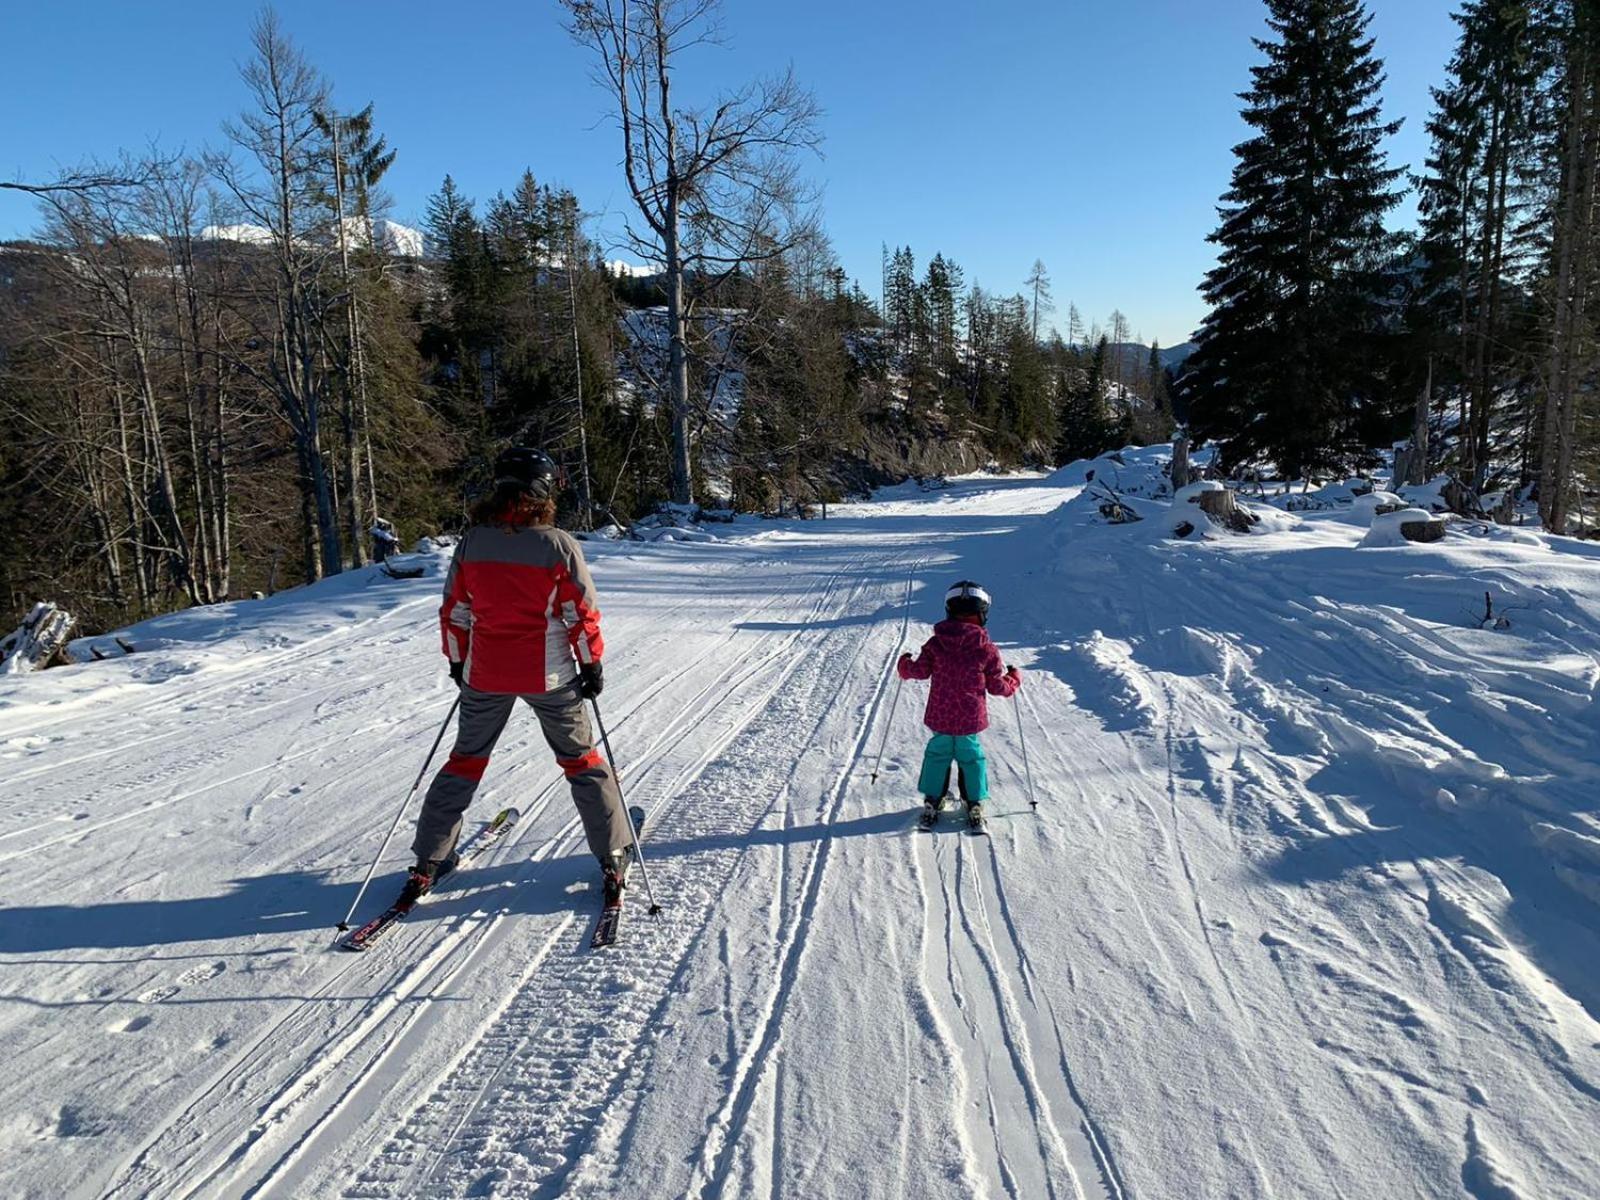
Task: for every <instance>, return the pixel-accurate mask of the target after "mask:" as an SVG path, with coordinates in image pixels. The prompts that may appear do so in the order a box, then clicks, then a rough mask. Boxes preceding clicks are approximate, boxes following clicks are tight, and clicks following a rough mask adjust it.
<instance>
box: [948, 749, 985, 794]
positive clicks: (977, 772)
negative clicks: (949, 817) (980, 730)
mask: <svg viewBox="0 0 1600 1200" xmlns="http://www.w3.org/2000/svg"><path fill="white" fill-rule="evenodd" d="M954 741H955V747H954V754H955V760H956V762H957V763H958V764H959V766H960V770H961V798H962V799H963V800H965V801H966V802H967V804H968V805H969V806H971V805H973V804H982V803H984V801H986V800H988V799H989V760H988V756H987V755H985V754H984V752H983V743H982V742H980V741H979V740H978V735H977V734H969V735H967V736H966V737H962V738H955V739H954Z"/></svg>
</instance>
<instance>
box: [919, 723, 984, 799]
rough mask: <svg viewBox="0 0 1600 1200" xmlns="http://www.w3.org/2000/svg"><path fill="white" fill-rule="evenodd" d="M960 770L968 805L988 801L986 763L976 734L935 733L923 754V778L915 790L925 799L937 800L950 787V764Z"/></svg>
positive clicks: (981, 744)
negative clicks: (927, 797)
mask: <svg viewBox="0 0 1600 1200" xmlns="http://www.w3.org/2000/svg"><path fill="white" fill-rule="evenodd" d="M952 761H953V762H954V763H955V764H956V765H957V766H958V767H959V768H960V769H961V781H962V783H964V784H965V785H966V786H965V787H964V788H963V789H962V791H963V793H964V794H965V796H966V800H967V803H969V804H981V803H983V802H984V801H985V800H987V799H988V798H989V760H988V759H987V758H986V757H985V756H984V753H983V743H982V742H980V741H978V735H977V734H975V733H963V734H959V735H955V734H948V733H936V734H934V735H933V737H931V738H930V739H928V748H927V749H926V750H924V751H923V752H922V776H921V778H919V779H918V780H917V788H918V790H919V791H921V793H922V794H923V795H924V796H931V797H933V798H934V799H936V800H937V799H939V798H940V797H941V796H943V795H944V794H945V790H946V789H947V788H948V787H949V785H950V764H951V762H952Z"/></svg>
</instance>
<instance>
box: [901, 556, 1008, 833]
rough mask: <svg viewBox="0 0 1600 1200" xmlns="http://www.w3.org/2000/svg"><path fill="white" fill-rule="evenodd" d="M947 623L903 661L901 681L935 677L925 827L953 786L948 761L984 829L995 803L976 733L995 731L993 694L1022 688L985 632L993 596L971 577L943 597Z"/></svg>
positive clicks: (974, 820) (972, 820)
mask: <svg viewBox="0 0 1600 1200" xmlns="http://www.w3.org/2000/svg"><path fill="white" fill-rule="evenodd" d="M944 611H945V619H944V620H943V621H940V622H939V623H938V624H937V625H935V626H934V627H933V636H932V637H931V638H929V639H928V640H927V642H926V643H924V645H923V647H922V652H921V653H920V654H918V655H917V656H916V657H915V658H912V657H911V655H910V654H909V653H907V654H902V655H901V656H900V664H899V670H900V678H901V679H929V678H931V679H932V680H933V686H932V688H931V689H930V690H929V693H928V710H927V713H926V715H925V716H924V717H923V723H924V724H925V725H927V727H928V728H929V729H931V730H933V737H932V738H931V739H930V740H929V742H928V748H927V750H926V751H925V752H924V754H923V757H922V776H921V779H920V780H919V781H918V787H919V789H920V791H921V792H922V799H923V804H922V824H923V827H924V828H931V827H932V826H933V824H934V823H935V822H936V821H938V819H939V809H940V807H941V806H942V805H943V804H944V797H945V793H946V791H947V790H948V788H949V784H950V763H951V760H954V761H955V763H956V766H957V769H958V770H959V771H960V780H961V798H962V799H963V800H965V801H966V802H967V824H968V825H969V826H970V827H971V828H972V829H973V830H975V831H978V830H982V829H983V802H984V801H985V800H987V799H988V798H989V770H988V763H987V760H986V759H985V757H984V753H983V746H982V744H981V743H980V742H979V741H978V734H980V733H982V732H983V731H984V730H985V729H987V728H988V727H989V704H988V697H989V696H1010V695H1014V694H1015V693H1016V690H1017V689H1018V688H1019V687H1021V686H1022V676H1021V674H1020V673H1019V672H1018V671H1017V668H1015V667H1003V666H1002V665H1001V662H1000V651H999V650H998V649H997V648H996V647H995V644H994V643H993V642H991V641H990V640H989V634H988V632H987V631H986V630H985V628H984V626H986V625H987V624H988V622H989V593H988V592H986V591H984V590H983V588H981V587H979V586H978V585H977V584H976V583H974V582H972V580H970V579H963V580H962V581H961V582H960V583H957V584H956V585H955V586H954V587H952V588H951V589H950V590H949V591H948V592H946V593H945V597H944Z"/></svg>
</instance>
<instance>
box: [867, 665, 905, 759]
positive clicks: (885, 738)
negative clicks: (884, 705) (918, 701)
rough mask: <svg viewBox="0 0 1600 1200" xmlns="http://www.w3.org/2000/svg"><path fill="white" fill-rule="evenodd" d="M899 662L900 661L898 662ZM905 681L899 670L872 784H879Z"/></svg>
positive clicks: (879, 744)
mask: <svg viewBox="0 0 1600 1200" xmlns="http://www.w3.org/2000/svg"><path fill="white" fill-rule="evenodd" d="M897 661H898V660H897ZM904 683H905V680H904V679H901V678H900V673H899V671H898V670H896V672H895V680H894V699H893V700H891V701H890V702H889V719H888V721H887V722H885V723H884V726H883V736H882V737H881V738H879V739H878V761H877V762H875V763H873V765H872V782H873V783H877V782H878V769H879V768H880V767H882V766H883V752H884V750H885V749H887V748H888V745H889V730H890V729H892V728H894V710H895V709H897V708H899V707H900V688H901V687H902V685H904Z"/></svg>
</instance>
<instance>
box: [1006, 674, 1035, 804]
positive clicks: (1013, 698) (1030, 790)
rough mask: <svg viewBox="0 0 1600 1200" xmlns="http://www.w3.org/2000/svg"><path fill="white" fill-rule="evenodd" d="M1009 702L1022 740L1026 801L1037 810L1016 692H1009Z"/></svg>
mask: <svg viewBox="0 0 1600 1200" xmlns="http://www.w3.org/2000/svg"><path fill="white" fill-rule="evenodd" d="M1011 704H1012V707H1013V708H1014V709H1015V711H1016V714H1017V738H1018V740H1020V741H1021V742H1022V773H1023V774H1024V775H1025V776H1026V777H1027V780H1028V803H1029V804H1030V805H1032V806H1033V811H1034V812H1038V811H1039V798H1038V796H1037V795H1035V794H1034V790H1033V768H1032V767H1030V766H1029V765H1028V731H1027V730H1026V729H1024V728H1023V726H1022V701H1021V700H1019V699H1017V693H1016V692H1012V693H1011Z"/></svg>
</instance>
